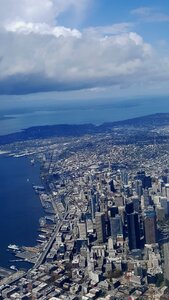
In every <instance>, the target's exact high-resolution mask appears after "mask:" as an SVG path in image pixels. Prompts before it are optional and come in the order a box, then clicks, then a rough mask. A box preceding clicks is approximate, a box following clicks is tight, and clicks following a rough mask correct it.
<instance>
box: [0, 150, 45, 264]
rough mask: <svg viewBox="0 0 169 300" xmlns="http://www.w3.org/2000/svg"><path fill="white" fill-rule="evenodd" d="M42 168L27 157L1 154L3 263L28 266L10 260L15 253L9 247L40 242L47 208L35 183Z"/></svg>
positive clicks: (0, 250) (0, 255)
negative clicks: (40, 219)
mask: <svg viewBox="0 0 169 300" xmlns="http://www.w3.org/2000/svg"><path fill="white" fill-rule="evenodd" d="M39 171H40V170H39V166H38V165H36V164H35V166H31V164H30V160H28V159H27V158H12V157H4V156H0V266H3V267H9V266H10V265H13V264H14V265H15V266H17V267H18V266H19V267H23V268H24V267H27V265H25V264H24V263H12V262H9V260H11V259H15V257H14V255H13V254H11V252H10V251H6V249H7V246H8V245H9V244H16V245H19V246H23V245H24V246H33V245H35V244H36V238H37V236H38V232H37V229H38V227H39V218H40V217H41V216H43V210H42V207H41V203H40V200H39V198H38V196H37V195H36V194H35V192H34V190H33V187H32V184H40V177H39V175H40V172H39ZM28 178H29V181H28V180H27V179H28Z"/></svg>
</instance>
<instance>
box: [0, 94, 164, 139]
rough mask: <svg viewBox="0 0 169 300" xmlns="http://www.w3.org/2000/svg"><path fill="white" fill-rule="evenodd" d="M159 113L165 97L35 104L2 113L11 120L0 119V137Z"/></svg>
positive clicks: (162, 107) (0, 113)
mask: <svg viewBox="0 0 169 300" xmlns="http://www.w3.org/2000/svg"><path fill="white" fill-rule="evenodd" d="M159 112H169V97H148V98H143V99H141V98H137V99H129V100H122V99H120V100H115V101H114V100H111V99H106V100H102V101H101V100H98V101H97V100H95V101H94V100H92V101H89V100H88V101H77V102H73V103H71V102H69V103H62V102H60V104H58V102H57V103H55V104H54V103H52V104H50V103H48V101H46V104H45V105H42V104H41V105H40V104H38V107H37V106H36V105H35V106H32V104H31V105H30V106H27V107H25V108H24V100H23V103H22V107H20V108H18V109H13V110H11V109H10V110H5V111H2V110H1V109H0V116H1V117H2V116H4V115H5V116H8V117H11V119H1V120H0V135H3V134H8V133H12V132H16V131H20V130H22V129H24V128H28V127H31V126H37V125H53V124H82V123H93V124H101V123H104V122H112V121H118V120H124V119H129V118H134V117H139V116H144V115H148V114H153V113H159Z"/></svg>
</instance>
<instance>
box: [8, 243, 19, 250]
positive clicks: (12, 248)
mask: <svg viewBox="0 0 169 300" xmlns="http://www.w3.org/2000/svg"><path fill="white" fill-rule="evenodd" d="M8 249H10V250H14V251H18V250H19V247H18V246H17V245H15V244H13V245H12V244H10V245H8Z"/></svg>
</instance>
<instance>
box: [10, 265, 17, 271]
mask: <svg viewBox="0 0 169 300" xmlns="http://www.w3.org/2000/svg"><path fill="white" fill-rule="evenodd" d="M10 269H11V270H13V271H18V269H17V268H16V267H15V266H14V265H12V266H10Z"/></svg>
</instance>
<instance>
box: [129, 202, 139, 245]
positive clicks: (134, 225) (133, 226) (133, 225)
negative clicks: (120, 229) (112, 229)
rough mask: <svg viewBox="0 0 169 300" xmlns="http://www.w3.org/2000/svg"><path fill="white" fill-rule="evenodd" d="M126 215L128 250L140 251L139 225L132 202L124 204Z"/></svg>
mask: <svg viewBox="0 0 169 300" xmlns="http://www.w3.org/2000/svg"><path fill="white" fill-rule="evenodd" d="M126 215H127V229H128V240H129V249H130V250H133V249H140V247H141V242H140V224H139V219H138V213H136V212H134V206H133V203H132V202H129V203H127V204H126Z"/></svg>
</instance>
